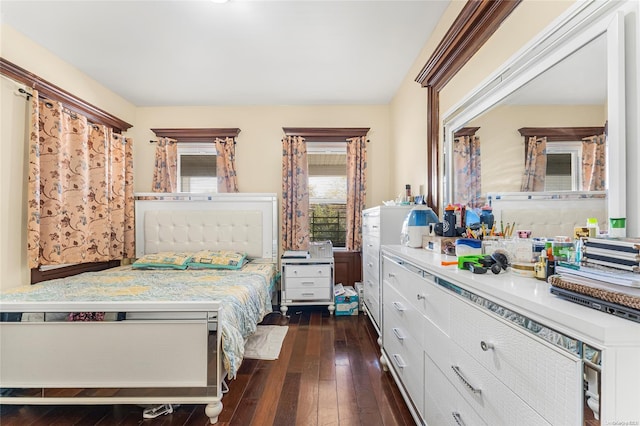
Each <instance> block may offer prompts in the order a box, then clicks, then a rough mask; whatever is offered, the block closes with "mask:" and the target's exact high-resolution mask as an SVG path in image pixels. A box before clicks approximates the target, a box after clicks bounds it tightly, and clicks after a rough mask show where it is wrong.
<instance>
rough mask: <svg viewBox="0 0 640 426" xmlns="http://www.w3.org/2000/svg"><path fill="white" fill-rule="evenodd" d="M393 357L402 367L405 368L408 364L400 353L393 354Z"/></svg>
mask: <svg viewBox="0 0 640 426" xmlns="http://www.w3.org/2000/svg"><path fill="white" fill-rule="evenodd" d="M392 356H393V359H394V360H395V361H396V365H397V366H398V367H400V368H405V367H406V366H407V364H405V363H404V360H403V359H402V357H401V356H400V355H398V354H393V355H392Z"/></svg>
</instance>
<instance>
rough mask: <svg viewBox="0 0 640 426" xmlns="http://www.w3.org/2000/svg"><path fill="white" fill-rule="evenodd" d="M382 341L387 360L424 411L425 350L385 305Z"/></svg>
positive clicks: (418, 406) (417, 404) (420, 411)
mask: <svg viewBox="0 0 640 426" xmlns="http://www.w3.org/2000/svg"><path fill="white" fill-rule="evenodd" d="M383 315H384V317H383V318H384V319H383V321H384V325H383V327H382V341H383V347H384V351H385V353H386V355H387V357H386V358H387V360H388V361H389V364H390V365H391V366H392V368H393V370H394V371H395V372H396V374H397V376H398V378H399V379H400V381H401V382H402V384H403V386H404V388H405V389H406V391H407V393H408V394H409V397H410V398H411V401H413V404H414V405H415V407H416V408H417V410H418V412H419V413H420V415H423V413H424V397H423V394H424V359H423V358H424V351H423V350H422V348H421V347H420V345H419V343H418V342H417V341H416V340H415V338H414V337H413V336H412V335H411V334H409V332H408V331H407V329H406V327H405V326H404V324H402V323H398V322H396V320H393V319H390V315H389V311H388V309H387V308H386V306H383Z"/></svg>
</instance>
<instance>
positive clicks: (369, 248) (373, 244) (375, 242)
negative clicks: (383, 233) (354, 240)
mask: <svg viewBox="0 0 640 426" xmlns="http://www.w3.org/2000/svg"><path fill="white" fill-rule="evenodd" d="M362 253H363V254H365V255H366V254H375V255H376V256H377V255H378V253H380V237H379V236H377V235H375V236H374V235H366V234H363V235H362Z"/></svg>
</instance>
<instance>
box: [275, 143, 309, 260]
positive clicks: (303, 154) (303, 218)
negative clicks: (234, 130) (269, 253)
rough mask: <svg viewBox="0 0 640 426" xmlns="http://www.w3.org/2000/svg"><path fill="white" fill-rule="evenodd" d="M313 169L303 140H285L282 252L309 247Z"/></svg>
mask: <svg viewBox="0 0 640 426" xmlns="http://www.w3.org/2000/svg"><path fill="white" fill-rule="evenodd" d="M308 168H309V165H308V163H307V145H306V143H305V140H304V138H303V137H301V136H285V137H284V138H283V139H282V236H281V239H282V250H306V249H307V248H308V247H309V188H308V181H309V171H308Z"/></svg>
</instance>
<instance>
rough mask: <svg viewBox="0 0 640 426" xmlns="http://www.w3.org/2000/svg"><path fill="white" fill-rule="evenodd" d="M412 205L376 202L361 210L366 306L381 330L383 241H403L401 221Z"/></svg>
mask: <svg viewBox="0 0 640 426" xmlns="http://www.w3.org/2000/svg"><path fill="white" fill-rule="evenodd" d="M412 207H413V206H410V205H407V206H377V207H371V208H369V209H366V210H363V211H362V281H363V293H364V300H363V306H364V309H365V311H366V312H367V314H368V315H369V318H371V322H372V323H373V325H374V327H375V328H376V330H377V331H378V334H380V327H381V325H382V324H381V320H382V311H381V304H380V245H381V244H400V232H401V231H402V223H403V222H404V219H405V217H406V216H407V213H409V210H411V208H412Z"/></svg>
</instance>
